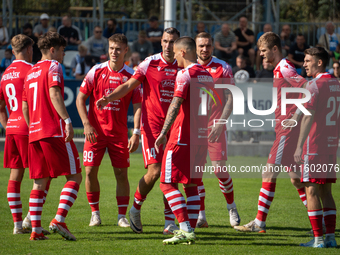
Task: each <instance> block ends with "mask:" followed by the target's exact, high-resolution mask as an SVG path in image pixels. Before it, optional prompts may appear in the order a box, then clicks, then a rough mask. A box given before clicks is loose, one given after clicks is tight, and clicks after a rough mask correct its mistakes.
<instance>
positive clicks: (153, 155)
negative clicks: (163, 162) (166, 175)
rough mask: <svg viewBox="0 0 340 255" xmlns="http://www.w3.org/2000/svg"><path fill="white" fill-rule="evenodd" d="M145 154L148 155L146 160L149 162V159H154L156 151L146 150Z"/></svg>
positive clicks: (153, 149) (152, 149)
mask: <svg viewBox="0 0 340 255" xmlns="http://www.w3.org/2000/svg"><path fill="white" fill-rule="evenodd" d="M146 152H147V153H148V159H149V160H150V157H152V158H154V159H155V158H156V150H155V148H151V149H149V148H148V149H146Z"/></svg>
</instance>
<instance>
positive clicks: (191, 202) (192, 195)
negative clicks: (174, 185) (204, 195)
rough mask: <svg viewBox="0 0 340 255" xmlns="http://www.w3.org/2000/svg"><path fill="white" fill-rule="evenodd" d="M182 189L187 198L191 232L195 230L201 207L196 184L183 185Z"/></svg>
mask: <svg viewBox="0 0 340 255" xmlns="http://www.w3.org/2000/svg"><path fill="white" fill-rule="evenodd" d="M183 188H184V192H185V195H186V197H187V211H188V215H189V221H190V226H191V228H192V229H193V230H195V227H196V224H197V220H198V214H199V210H200V206H201V201H200V197H199V195H198V189H197V184H194V183H191V184H183Z"/></svg>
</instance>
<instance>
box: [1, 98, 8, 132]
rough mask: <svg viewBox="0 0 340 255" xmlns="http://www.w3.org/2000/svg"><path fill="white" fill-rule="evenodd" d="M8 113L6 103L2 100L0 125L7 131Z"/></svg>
mask: <svg viewBox="0 0 340 255" xmlns="http://www.w3.org/2000/svg"><path fill="white" fill-rule="evenodd" d="M7 120H8V116H7V111H6V101H5V100H0V123H1V125H2V126H3V127H4V129H6V127H7Z"/></svg>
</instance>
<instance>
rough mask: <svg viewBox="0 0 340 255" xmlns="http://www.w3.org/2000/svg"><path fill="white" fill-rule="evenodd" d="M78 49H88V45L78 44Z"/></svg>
mask: <svg viewBox="0 0 340 255" xmlns="http://www.w3.org/2000/svg"><path fill="white" fill-rule="evenodd" d="M78 51H87V47H86V46H85V45H84V44H80V45H79V46H78Z"/></svg>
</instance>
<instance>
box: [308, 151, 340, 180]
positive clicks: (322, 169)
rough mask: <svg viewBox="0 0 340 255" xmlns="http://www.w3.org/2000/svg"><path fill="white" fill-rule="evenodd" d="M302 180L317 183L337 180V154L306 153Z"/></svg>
mask: <svg viewBox="0 0 340 255" xmlns="http://www.w3.org/2000/svg"><path fill="white" fill-rule="evenodd" d="M303 159H304V164H303V165H302V166H301V168H302V173H301V182H312V183H317V184H325V183H335V182H336V170H335V168H338V166H337V165H336V155H304V156H303Z"/></svg>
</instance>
